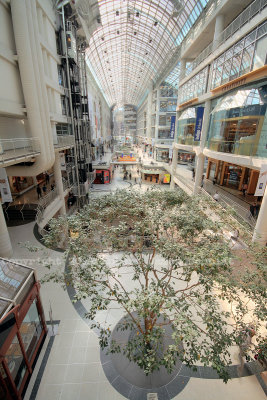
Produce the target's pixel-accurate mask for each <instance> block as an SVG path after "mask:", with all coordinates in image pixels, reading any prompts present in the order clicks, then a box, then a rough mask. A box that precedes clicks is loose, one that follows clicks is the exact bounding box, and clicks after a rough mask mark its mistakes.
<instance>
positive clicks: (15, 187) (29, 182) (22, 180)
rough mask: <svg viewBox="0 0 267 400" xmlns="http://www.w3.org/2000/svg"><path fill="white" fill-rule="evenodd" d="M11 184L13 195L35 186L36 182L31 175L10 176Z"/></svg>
mask: <svg viewBox="0 0 267 400" xmlns="http://www.w3.org/2000/svg"><path fill="white" fill-rule="evenodd" d="M9 185H10V190H11V193H12V194H13V195H20V194H22V193H24V192H26V191H27V190H30V189H31V188H33V186H34V182H33V178H32V177H31V176H27V177H25V176H10V177H9Z"/></svg>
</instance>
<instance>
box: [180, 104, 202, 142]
mask: <svg viewBox="0 0 267 400" xmlns="http://www.w3.org/2000/svg"><path fill="white" fill-rule="evenodd" d="M203 114H204V107H203V105H201V104H200V105H198V106H196V107H189V108H187V109H186V110H184V111H183V112H182V114H181V115H180V117H179V118H178V121H177V142H178V143H180V144H186V145H192V146H199V144H200V134H201V128H202V120H203Z"/></svg>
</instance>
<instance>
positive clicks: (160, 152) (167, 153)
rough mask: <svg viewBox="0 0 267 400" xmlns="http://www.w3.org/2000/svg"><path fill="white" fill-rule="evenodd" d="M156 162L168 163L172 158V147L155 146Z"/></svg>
mask: <svg viewBox="0 0 267 400" xmlns="http://www.w3.org/2000/svg"><path fill="white" fill-rule="evenodd" d="M155 153H156V161H159V162H166V163H168V162H169V160H170V159H171V157H172V147H171V146H167V145H159V144H156V145H155Z"/></svg>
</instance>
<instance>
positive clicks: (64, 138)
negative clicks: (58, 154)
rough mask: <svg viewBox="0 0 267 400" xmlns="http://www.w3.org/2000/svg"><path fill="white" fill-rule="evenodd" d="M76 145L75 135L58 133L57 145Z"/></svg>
mask: <svg viewBox="0 0 267 400" xmlns="http://www.w3.org/2000/svg"><path fill="white" fill-rule="evenodd" d="M74 145H75V138H74V136H73V135H57V144H55V147H68V146H70V147H72V146H74Z"/></svg>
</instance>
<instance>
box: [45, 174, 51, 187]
mask: <svg viewBox="0 0 267 400" xmlns="http://www.w3.org/2000/svg"><path fill="white" fill-rule="evenodd" d="M49 181H50V176H49V174H48V173H47V172H46V173H45V183H46V185H48V184H49Z"/></svg>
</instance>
